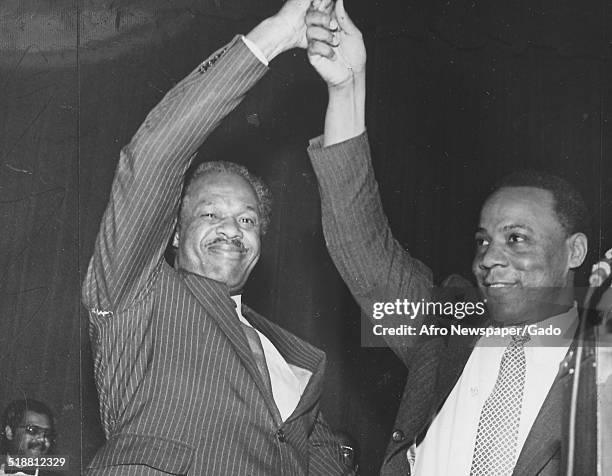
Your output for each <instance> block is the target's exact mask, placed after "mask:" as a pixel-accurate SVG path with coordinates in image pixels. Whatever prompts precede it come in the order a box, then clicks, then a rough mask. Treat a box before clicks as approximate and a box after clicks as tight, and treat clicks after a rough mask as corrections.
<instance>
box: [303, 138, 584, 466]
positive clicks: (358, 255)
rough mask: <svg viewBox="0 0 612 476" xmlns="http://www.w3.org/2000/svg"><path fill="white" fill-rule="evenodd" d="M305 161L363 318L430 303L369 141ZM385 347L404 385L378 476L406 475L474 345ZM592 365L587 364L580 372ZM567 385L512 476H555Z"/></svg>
mask: <svg viewBox="0 0 612 476" xmlns="http://www.w3.org/2000/svg"><path fill="white" fill-rule="evenodd" d="M309 154H310V157H311V159H312V163H313V167H314V170H315V173H316V175H317V178H318V181H319V185H320V192H321V209H322V219H323V231H324V233H325V239H326V242H327V246H328V249H329V252H330V255H331V256H332V258H333V259H334V262H335V264H336V267H337V268H338V270H339V272H340V274H341V275H342V277H343V278H344V280H345V282H346V284H347V285H348V287H349V289H350V290H351V292H352V294H353V296H354V297H355V299H356V300H357V301H358V302H359V304H360V306H361V308H362V309H363V310H364V312H365V313H366V314H367V315H370V314H371V312H372V306H373V303H375V302H385V301H389V302H393V301H395V300H396V299H397V298H402V299H404V298H405V299H407V300H408V301H412V302H415V303H416V302H419V301H421V299H425V300H428V298H430V297H431V293H432V286H433V279H432V273H431V270H430V269H429V268H427V266H425V265H424V264H423V263H421V262H420V261H418V260H417V259H415V258H413V257H412V256H410V254H409V253H408V252H407V251H405V250H404V249H403V248H402V247H401V245H400V244H399V243H398V242H397V241H396V240H395V239H394V238H393V236H392V234H391V230H390V228H389V224H388V222H387V220H386V217H385V214H384V211H383V208H382V204H381V201H380V196H379V193H378V185H377V184H376V180H375V179H374V171H373V170H372V163H371V159H370V147H369V143H368V138H367V135H366V134H363V135H361V136H359V137H356V138H354V139H351V140H349V141H346V142H343V143H340V144H336V145H334V146H331V147H327V148H322V147H321V143H320V140H319V139H317V140H315V141H313V143H312V144H311V147H310V148H309ZM413 322H414V323H415V324H416V322H417V321H413ZM417 326H418V324H417ZM386 339H387V341H388V343H389V344H390V346H391V348H392V350H393V351H394V352H395V353H396V354H397V356H398V357H399V358H400V359H401V360H402V361H403V362H404V364H405V365H406V367H407V368H408V379H407V382H406V386H405V388H404V394H403V396H402V401H401V403H400V407H399V410H398V413H397V418H396V421H395V426H394V428H395V430H394V435H393V437H392V438H391V439H390V442H389V445H388V447H387V454H386V456H385V459H384V462H383V466H382V469H381V473H380V474H381V475H385V476H391V475H394V476H398V475H408V474H410V467H409V464H408V459H407V457H406V451H407V450H408V448H409V447H410V445H412V443H413V442H414V441H415V440H416V439H417V438H419V437H422V436H423V435H424V432H425V431H426V430H427V428H428V426H429V424H430V423H431V421H432V419H433V418H434V417H435V415H436V413H437V411H438V410H439V408H440V407H441V406H442V404H443V403H444V401H445V400H446V398H447V397H448V395H449V393H450V392H451V390H452V389H453V387H454V386H455V384H456V382H457V380H458V379H459V377H460V375H461V373H462V371H463V368H464V367H465V364H466V363H467V360H468V358H469V356H470V354H471V352H472V349H473V345H474V344H475V341H476V340H477V338H474V337H463V336H458V337H456V338H452V339H449V340H448V341H446V339H443V338H441V337H434V338H430V339H427V340H422V339H419V337H418V336H417V337H414V338H412V340H411V338H410V337H407V336H401V337H397V338H394V337H389V336H388V337H386ZM591 364H592V362H591V361H589V360H585V361H584V362H583V366H582V368H583V370H584V371H586V370H587V369H588V367H589V366H591ZM570 383H571V378H570V374H569V373H568V371H567V369H562V370H560V372H559V374H558V375H557V377H556V380H555V382H554V383H553V386H552V387H551V389H550V391H549V393H548V396H547V397H546V399H545V401H544V403H543V405H542V407H541V409H540V412H539V414H538V416H537V418H536V420H535V422H534V424H533V426H532V428H531V431H530V433H529V435H528V437H527V440H526V441H525V444H524V446H523V449H522V451H521V454H520V455H519V459H518V461H517V463H516V466H515V468H514V472H513V475H514V476H535V475H538V476H553V475H554V476H557V475H560V474H561V472H560V471H561V470H560V468H561V467H563V466H562V464H561V454H562V453H563V452H562V444H563V437H562V435H563V431H564V430H563V428H562V422H563V418H562V415H563V412H564V408H567V407H566V404H567V403H566V400H567V397H568V395H569V392H568V387H569V385H570ZM585 403H586V402H585ZM591 403H592V402H591ZM590 450H591V451H592V452H591V451H589V453H590V454H591V455H593V457H592V458H590V460H591V461H595V458H594V455H595V452H594V451H595V447H594V446H593V448H590ZM586 459H587V460H588V459H589V458H588V456H587V458H586ZM577 474H578V473H577ZM585 474H586V473H585ZM419 476H427V475H419Z"/></svg>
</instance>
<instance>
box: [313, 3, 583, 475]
mask: <svg viewBox="0 0 612 476" xmlns="http://www.w3.org/2000/svg"><path fill="white" fill-rule="evenodd" d="M310 20H312V21H310V22H309V24H308V32H307V36H308V38H309V46H308V54H309V58H310V61H311V63H312V65H313V66H314V68H315V69H316V70H317V71H318V72H319V74H320V75H321V77H322V78H323V79H324V80H325V82H326V83H327V86H328V91H329V103H328V108H327V114H326V119H325V128H324V134H323V136H322V137H319V138H317V139H314V140H313V141H312V142H311V146H310V147H309V154H310V157H311V160H312V163H313V167H314V170H315V172H316V175H317V178H318V181H319V186H320V192H321V207H322V219H323V229H324V233H325V239H326V242H327V245H328V249H329V252H330V254H331V256H332V258H333V259H334V262H335V264H336V266H337V268H338V270H339V272H340V273H341V275H342V277H343V278H344V280H345V282H346V284H347V285H348V287H349V288H350V290H351V292H352V294H353V296H354V297H355V299H356V300H357V301H358V302H359V304H360V306H361V308H362V310H363V312H364V313H366V314H367V315H371V313H372V306H373V303H375V302H384V301H393V300H395V299H397V298H400V299H408V300H409V301H412V302H420V301H421V300H422V299H423V300H425V301H427V300H429V299H430V298H431V296H432V289H433V288H432V286H433V280H432V273H431V270H430V269H429V268H428V267H427V266H425V265H424V264H423V263H421V262H420V261H418V260H417V259H415V258H414V257H412V256H411V255H410V254H409V253H408V252H407V251H405V250H404V249H403V248H402V246H401V245H400V244H399V243H398V242H397V241H396V240H395V239H394V238H393V236H392V233H391V230H390V227H389V224H388V222H387V219H386V217H385V214H384V211H383V208H382V205H381V200H380V196H379V192H378V186H377V184H376V181H375V178H374V172H373V169H372V163H371V160H370V149H369V144H368V138H367V135H366V132H365V115H364V109H365V108H364V104H365V91H366V88H365V82H366V79H365V63H366V52H365V48H364V43H363V40H362V35H361V33H360V32H359V30H358V29H357V27H356V26H355V25H354V24H353V23H352V21H351V20H350V19H349V17H348V15H347V14H346V11H345V10H344V5H343V1H342V0H338V1H337V3H336V7H335V11H334V13H333V14H331V15H330V16H329V17H327V18H320V17H317V18H310ZM587 217H588V213H587V209H586V206H585V204H584V201H583V200H582V198H581V197H580V195H579V193H577V192H576V191H575V189H574V188H573V187H572V186H571V185H570V184H569V183H567V182H566V181H565V180H562V179H561V178H559V177H555V176H552V175H548V174H541V173H518V174H515V175H513V176H510V177H508V178H506V179H504V180H503V181H502V182H500V184H499V185H498V186H497V187H496V188H495V189H494V190H493V191H492V193H491V194H490V195H489V197H488V198H487V199H486V201H485V202H484V204H483V206H482V209H481V213H480V223H479V226H478V230H477V232H476V240H475V241H476V243H475V247H476V252H475V256H474V259H473V273H474V277H475V279H476V282H477V284H478V288H479V290H480V292H481V294H482V296H483V297H484V298H486V300H487V308H488V309H487V310H488V317H489V319H490V323H491V324H493V325H495V326H503V327H507V328H511V327H516V328H517V329H524V328H525V326H526V325H527V324H531V323H537V324H538V325H539V326H541V327H546V326H547V325H548V324H549V323H550V324H554V326H555V327H557V328H560V329H561V330H562V331H563V334H564V335H567V336H570V337H569V338H568V339H566V340H563V339H560V340H559V341H558V342H557V344H558V345H554V346H547V345H545V343H543V342H541V341H540V340H539V338H538V337H532V338H531V339H530V340H527V339H522V338H510V337H508V338H503V339H499V340H498V341H497V345H494V346H492V345H490V344H491V343H490V342H489V343H488V345H485V344H484V340H483V339H479V338H478V337H475V338H473V339H471V342H470V344H469V345H468V344H467V343H466V342H464V341H465V340H466V339H459V338H458V339H453V338H449V339H446V338H443V337H434V338H428V339H425V340H423V339H420V338H419V337H418V336H416V337H413V338H410V337H403V338H400V339H396V340H391V341H390V344H391V346H392V348H393V350H394V351H395V352H396V354H397V355H398V357H399V358H400V359H401V360H402V361H403V362H404V363H405V365H406V366H407V368H408V379H407V382H406V386H405V390H404V394H403V397H402V401H401V404H400V407H399V411H398V414H397V418H396V422H395V429H394V431H393V433H392V436H391V439H390V442H389V445H388V449H387V453H386V456H385V458H384V462H383V466H382V469H381V474H382V475H406V474H411V475H418V476H443V475H448V476H450V475H452V476H462V475H465V476H467V475H496V476H501V475H510V474H514V475H516V476H525V475H541V476H543V475H560V474H562V473H563V471H564V468H563V465H562V464H561V463H560V460H561V459H562V450H561V447H562V441H563V437H564V435H563V434H562V433H563V430H562V426H563V418H566V415H564V414H563V413H564V408H565V406H564V405H565V402H566V399H567V398H568V397H569V392H568V391H567V387H568V385H567V384H568V381H569V380H570V377H571V376H570V375H569V374H568V373H567V372H565V373H563V372H559V364H560V363H561V362H562V361H563V360H564V357H565V356H566V354H567V353H568V351H571V350H572V348H573V347H574V345H575V342H572V336H574V335H575V333H576V329H577V323H578V315H577V308H576V306H575V304H574V296H573V291H574V290H573V286H574V270H575V269H576V268H578V267H579V266H580V265H581V264H582V263H583V261H584V258H585V255H586V252H587V237H586V231H587V228H588V218H587ZM424 319H425V317H424V316H419V318H418V319H417V320H415V321H414V322H415V325H416V324H417V323H419V322H424ZM515 337H518V336H515ZM476 340H477V342H474V341H476ZM459 341H461V342H459ZM582 403H583V404H585V403H588V402H582ZM591 403H592V402H591ZM591 449H592V450H593V453H592V455H591V456H592V460H593V461H594V460H595V458H594V455H595V453H594V451H595V448H594V447H593V448H591ZM583 456H584V455H583ZM586 457H587V458H589V457H590V456H589V455H586Z"/></svg>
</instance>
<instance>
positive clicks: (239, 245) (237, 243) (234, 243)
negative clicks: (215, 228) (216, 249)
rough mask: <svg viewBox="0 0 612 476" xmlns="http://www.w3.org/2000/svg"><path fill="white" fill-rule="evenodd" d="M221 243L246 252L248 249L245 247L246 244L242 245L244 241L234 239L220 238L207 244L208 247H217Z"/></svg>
mask: <svg viewBox="0 0 612 476" xmlns="http://www.w3.org/2000/svg"><path fill="white" fill-rule="evenodd" d="M220 243H222V244H226V245H231V246H234V247H236V248H238V249H240V250H246V247H245V246H244V243H242V240H241V239H240V238H233V239H229V240H228V239H227V238H221V237H218V238H215V239H214V240H210V241H209V242H207V243H206V246H211V245H216V244H220Z"/></svg>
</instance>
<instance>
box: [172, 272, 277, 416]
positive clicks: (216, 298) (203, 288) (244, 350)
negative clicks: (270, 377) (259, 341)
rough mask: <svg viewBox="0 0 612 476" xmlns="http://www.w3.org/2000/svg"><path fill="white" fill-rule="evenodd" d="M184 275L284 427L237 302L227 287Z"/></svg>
mask: <svg viewBox="0 0 612 476" xmlns="http://www.w3.org/2000/svg"><path fill="white" fill-rule="evenodd" d="M180 274H181V275H182V276H183V277H184V279H185V284H186V285H187V287H188V288H189V290H190V291H191V292H192V293H193V295H194V296H195V297H196V299H197V300H198V301H199V302H200V304H201V305H202V307H204V308H205V309H206V311H207V313H208V314H209V315H210V316H211V317H212V318H213V319H214V320H215V321H216V323H217V325H218V326H219V329H220V330H221V331H222V332H223V333H224V334H225V335H226V336H227V338H228V340H229V342H230V343H231V345H232V346H233V347H234V350H235V351H236V354H237V355H238V357H239V358H240V359H241V360H242V362H243V363H244V366H245V367H246V369H247V371H248V372H249V374H251V377H252V379H253V381H254V382H255V384H256V385H257V388H258V389H259V391H260V392H261V394H262V396H263V398H264V400H265V402H266V404H267V406H268V409H269V410H270V413H271V414H272V417H273V419H274V421H275V422H276V424H277V425H280V424H281V422H282V420H281V417H280V413H279V411H278V408H277V407H276V404H275V403H274V397H273V395H271V394H270V392H269V391H268V389H267V387H266V385H265V384H264V382H263V378H262V376H261V374H260V373H259V370H258V368H257V364H256V363H255V359H254V357H253V353H252V352H251V348H250V347H249V343H248V342H247V339H246V336H245V334H244V331H243V330H242V324H241V323H240V320H239V319H238V315H237V314H236V308H235V305H234V301H233V300H232V298H231V297H230V295H229V291H228V289H227V287H226V286H225V285H224V284H222V283H219V282H217V281H214V280H211V279H207V278H203V277H201V276H197V275H195V274H192V273H186V272H181V273H180Z"/></svg>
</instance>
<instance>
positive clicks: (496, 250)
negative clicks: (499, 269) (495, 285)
mask: <svg viewBox="0 0 612 476" xmlns="http://www.w3.org/2000/svg"><path fill="white" fill-rule="evenodd" d="M476 261H477V264H478V267H479V268H480V269H483V270H488V269H491V268H493V267H495V266H506V265H507V264H508V260H507V259H506V255H505V254H504V252H503V249H502V247H501V246H499V245H497V244H495V243H491V244H489V246H487V247H486V248H485V249H484V250H483V251H481V252H480V254H479V255H478V256H477V257H476Z"/></svg>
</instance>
